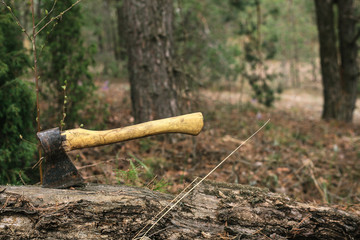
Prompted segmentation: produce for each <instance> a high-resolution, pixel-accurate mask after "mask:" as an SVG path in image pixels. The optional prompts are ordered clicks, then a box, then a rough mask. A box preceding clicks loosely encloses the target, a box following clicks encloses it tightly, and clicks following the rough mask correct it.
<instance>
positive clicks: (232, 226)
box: [0, 182, 360, 240]
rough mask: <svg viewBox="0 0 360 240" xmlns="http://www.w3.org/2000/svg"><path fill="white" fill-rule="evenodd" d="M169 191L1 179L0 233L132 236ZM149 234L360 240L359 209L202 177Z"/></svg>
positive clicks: (60, 236) (166, 198)
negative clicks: (67, 186)
mask: <svg viewBox="0 0 360 240" xmlns="http://www.w3.org/2000/svg"><path fill="white" fill-rule="evenodd" d="M4 189H5V191H2V190H4ZM172 198H173V196H171V195H168V194H163V193H159V192H153V191H151V190H148V189H142V188H135V187H128V186H107V185H88V186H86V187H85V188H83V189H76V190H67V189H66V190H64V189H45V188H41V187H37V186H0V239H132V238H133V237H134V236H135V235H136V233H137V232H138V231H139V230H140V229H141V228H142V227H143V226H144V225H145V224H147V223H149V222H150V219H151V218H152V217H153V216H154V215H156V214H157V213H158V212H159V211H160V210H161V209H162V208H164V207H165V206H166V205H167V204H168V203H169V202H170V201H171V200H172ZM147 237H148V238H144V239H192V240H193V239H304V238H306V239H360V214H359V213H354V212H353V213H350V212H346V211H343V210H339V209H336V208H333V207H321V206H314V205H310V204H304V203H298V202H295V201H293V200H291V199H290V198H288V197H286V196H283V195H279V194H275V193H271V192H269V191H268V190H264V189H260V188H255V187H249V186H242V185H232V184H223V183H211V182H204V183H203V184H201V185H200V186H199V187H198V188H197V189H196V190H195V191H194V192H193V193H191V194H190V195H189V196H187V197H186V198H185V199H184V200H183V201H182V202H181V203H180V204H179V205H178V206H176V207H175V208H174V209H173V210H171V211H170V212H169V214H167V215H166V216H165V217H164V218H163V219H162V220H161V221H160V222H159V223H158V224H157V225H156V226H155V227H154V228H153V229H152V230H151V231H150V232H149V233H148V234H147Z"/></svg>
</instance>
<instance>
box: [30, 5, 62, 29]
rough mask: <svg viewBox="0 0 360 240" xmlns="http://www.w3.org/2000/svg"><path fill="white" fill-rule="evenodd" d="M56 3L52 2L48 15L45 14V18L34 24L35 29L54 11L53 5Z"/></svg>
mask: <svg viewBox="0 0 360 240" xmlns="http://www.w3.org/2000/svg"><path fill="white" fill-rule="evenodd" d="M56 3H57V0H55V1H54V4H53V5H52V7H51V9H50V11H49V12H48V13H46V15H45V17H43V18H42V19H41V20H40V22H38V24H36V26H35V27H36V28H37V27H38V26H39V25H40V24H41V23H42V22H43V21H44V20H45V19H46V18H47V17H48V16H49V15H50V14H51V13H52V12H53V11H54V8H55V5H56Z"/></svg>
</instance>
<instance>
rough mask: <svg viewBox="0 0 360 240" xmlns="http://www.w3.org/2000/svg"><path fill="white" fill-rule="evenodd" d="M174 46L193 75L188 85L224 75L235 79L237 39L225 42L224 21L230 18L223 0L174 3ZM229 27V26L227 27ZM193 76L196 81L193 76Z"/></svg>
mask: <svg viewBox="0 0 360 240" xmlns="http://www.w3.org/2000/svg"><path fill="white" fill-rule="evenodd" d="M175 5H176V6H175V9H177V10H178V11H176V13H177V14H176V16H175V41H176V44H175V46H176V47H177V49H176V51H177V55H178V56H179V57H180V59H181V66H182V67H183V68H184V71H185V72H186V73H188V74H189V75H190V76H192V78H190V79H188V80H190V81H189V83H188V87H189V88H190V89H192V88H194V87H197V86H199V85H200V86H203V85H206V84H207V85H208V84H211V83H213V82H216V81H219V80H222V79H225V80H229V81H233V80H236V79H237V76H238V75H239V73H240V71H241V70H242V67H243V66H242V64H240V63H239V62H238V60H237V57H238V56H239V55H240V54H241V51H240V48H239V47H238V46H237V44H236V43H232V42H228V39H227V36H229V33H231V32H229V31H228V29H229V28H224V24H226V22H229V19H230V18H231V16H229V15H231V11H230V6H229V4H228V3H227V2H226V1H217V0H210V1H205V2H204V1H196V0H191V1H180V2H176V3H175ZM230 29H231V27H230ZM194 79H196V81H195V80H194Z"/></svg>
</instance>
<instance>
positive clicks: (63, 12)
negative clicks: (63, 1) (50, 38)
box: [35, 0, 81, 37]
mask: <svg viewBox="0 0 360 240" xmlns="http://www.w3.org/2000/svg"><path fill="white" fill-rule="evenodd" d="M79 2H81V0H77V1H76V2H75V3H73V4H72V5H71V6H70V7H68V8H67V9H66V10H64V11H62V12H61V13H60V14H59V15H57V16H56V17H52V18H51V19H50V21H48V22H47V23H46V24H45V25H44V26H43V27H42V28H40V30H39V31H37V32H36V33H35V37H36V36H37V35H38V34H39V33H40V32H41V31H42V30H44V28H46V27H47V26H48V25H49V24H50V23H52V22H53V21H54V20H56V19H59V18H61V17H62V16H63V15H64V14H65V13H66V12H67V11H69V10H70V9H72V8H73V7H75V6H76V5H77V4H78V3H79Z"/></svg>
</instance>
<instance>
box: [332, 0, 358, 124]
mask: <svg viewBox="0 0 360 240" xmlns="http://www.w3.org/2000/svg"><path fill="white" fill-rule="evenodd" d="M337 5H338V9H339V19H338V25H339V42H340V57H341V69H340V78H341V89H342V94H343V103H344V105H343V107H342V108H341V109H340V116H341V119H343V120H345V121H348V122H349V121H352V119H353V113H354V110H355V103H356V94H357V82H358V78H359V66H358V62H357V55H358V47H357V45H356V40H357V39H356V36H357V31H356V30H357V29H356V24H357V22H356V18H355V14H354V12H355V4H354V0H339V1H338V3H337ZM358 31H359V30H358Z"/></svg>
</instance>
